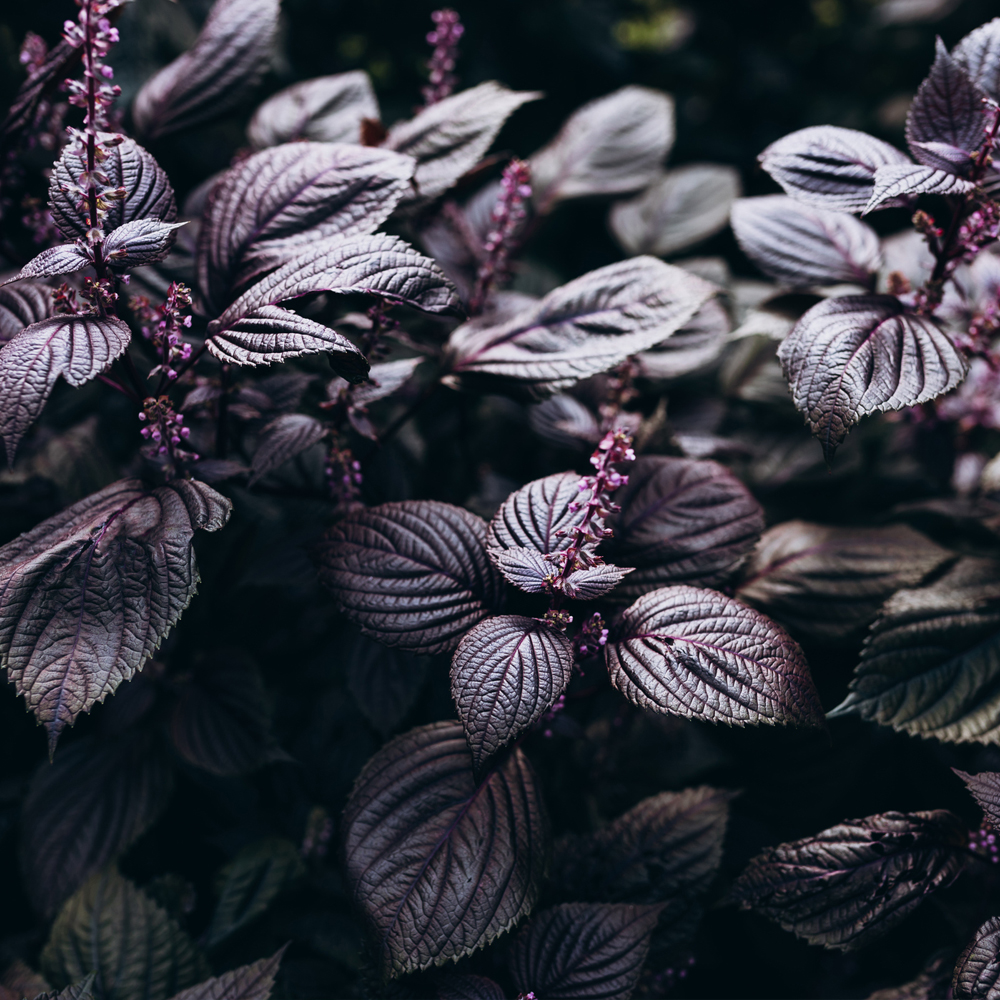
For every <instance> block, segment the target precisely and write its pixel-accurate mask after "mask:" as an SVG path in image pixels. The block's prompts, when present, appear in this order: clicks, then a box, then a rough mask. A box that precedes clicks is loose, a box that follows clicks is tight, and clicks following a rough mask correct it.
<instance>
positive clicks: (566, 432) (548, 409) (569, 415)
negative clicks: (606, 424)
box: [528, 395, 601, 451]
mask: <svg viewBox="0 0 1000 1000" xmlns="http://www.w3.org/2000/svg"><path fill="white" fill-rule="evenodd" d="M528 419H529V420H530V421H531V429H532V430H533V431H534V432H535V433H536V434H537V435H538V436H539V437H540V438H544V439H545V440H546V441H548V442H549V444H554V445H557V446H558V447H560V448H572V449H574V450H584V449H585V450H587V451H590V450H592V448H593V446H594V445H595V444H597V442H598V441H599V440H600V437H601V428H600V425H599V424H598V422H597V418H596V417H595V416H594V414H593V413H591V412H590V410H588V409H587V407H586V406H584V405H583V403H581V402H580V401H579V400H578V399H575V398H574V397H573V396H564V395H563V396H550V397H549V398H548V399H545V400H542V402H541V403H538V404H537V405H536V406H533V407H532V408H531V411H530V413H529V415H528Z"/></svg>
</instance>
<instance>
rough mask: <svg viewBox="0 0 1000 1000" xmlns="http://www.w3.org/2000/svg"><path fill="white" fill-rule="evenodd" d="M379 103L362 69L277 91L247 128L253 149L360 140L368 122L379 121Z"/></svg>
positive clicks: (304, 81)
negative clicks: (365, 121) (298, 143)
mask: <svg viewBox="0 0 1000 1000" xmlns="http://www.w3.org/2000/svg"><path fill="white" fill-rule="evenodd" d="M378 117H379V109H378V100H377V99H376V97H375V91H374V90H372V82H371V80H370V79H369V78H368V74H367V73H365V72H364V70H360V69H359V70H355V71H354V72H352V73H338V74H336V75H335V76H320V77H317V78H316V79H315V80H303V81H302V82H301V83H293V84H292V85H291V86H290V87H286V88H285V89H284V90H279V91H278V93H276V94H275V95H274V96H273V97H269V98H268V99H267V100H266V101H265V102H264V103H263V104H262V105H261V106H260V107H259V108H258V109H257V110H256V111H255V112H254V115H253V118H251V119H250V124H249V125H248V126H247V138H248V139H249V140H250V145H251V146H253V148H254V149H266V148H267V147H268V146H277V145H279V144H280V143H283V142H297V141H299V140H302V139H308V140H311V141H313V142H355V143H356V142H359V141H360V139H361V122H362V119H364V118H372V119H375V120H376V121H377V120H378Z"/></svg>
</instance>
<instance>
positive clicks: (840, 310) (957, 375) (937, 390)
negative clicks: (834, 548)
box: [778, 295, 969, 462]
mask: <svg viewBox="0 0 1000 1000" xmlns="http://www.w3.org/2000/svg"><path fill="white" fill-rule="evenodd" d="M778 357H779V358H780V360H781V366H782V368H783V369H784V373H785V378H787V379H788V384H789V387H790V388H791V391H792V399H793V401H794V402H795V405H796V406H797V407H798V409H799V410H801V412H802V413H804V414H805V417H806V423H808V424H809V427H810V429H811V430H812V432H813V434H815V435H816V436H817V437H818V438H819V439H820V443H821V444H822V446H823V454H824V455H825V456H826V460H827V462H830V461H832V460H833V456H834V453H835V452H836V450H837V448H838V447H839V446H840V445H841V444H842V443H843V441H844V438H846V437H847V432H848V431H849V430H850V429H851V427H853V426H854V425H855V424H856V423H857V422H858V421H859V420H860V419H861V417H864V416H868V415H869V414H872V413H879V412H880V413H885V412H886V411H887V410H901V409H903V408H904V407H907V406H915V405H916V404H917V403H926V402H928V401H929V400H931V399H935V398H936V397H938V396H940V395H942V394H943V393H946V392H948V391H949V390H951V389H954V388H955V386H957V385H958V384H959V382H961V381H962V379H964V378H965V376H966V373H967V372H968V370H969V365H968V362H967V361H966V360H965V356H964V355H963V354H962V353H961V352H960V351H959V350H958V348H957V347H956V346H955V344H954V343H953V342H952V339H951V337H949V336H948V334H947V333H945V332H944V330H942V329H941V328H940V327H939V326H938V325H937V324H936V323H935V322H934V320H932V319H931V318H930V317H928V316H922V315H919V314H917V313H908V312H906V311H905V309H904V307H903V304H902V303H901V302H900V301H899V299H897V298H895V297H894V296H891V295H845V296H842V297H840V298H834V299H827V300H826V301H825V302H820V303H819V304H818V305H815V306H813V307H812V309H810V310H809V311H808V312H807V313H806V314H805V315H804V316H803V317H802V318H801V319H800V320H799V321H798V323H796V324H795V328H794V329H793V330H792V332H791V333H790V334H789V335H788V337H787V338H786V339H785V340H784V341H783V342H782V344H781V346H780V347H779V348H778Z"/></svg>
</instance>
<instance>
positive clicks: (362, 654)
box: [346, 635, 427, 736]
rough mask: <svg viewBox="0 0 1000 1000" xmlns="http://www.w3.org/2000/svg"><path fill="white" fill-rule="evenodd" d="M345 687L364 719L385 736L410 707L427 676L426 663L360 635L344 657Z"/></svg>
mask: <svg viewBox="0 0 1000 1000" xmlns="http://www.w3.org/2000/svg"><path fill="white" fill-rule="evenodd" d="M346 670H347V687H348V689H349V690H350V692H351V694H353V695H354V697H355V699H356V700H357V702H358V705H359V707H360V708H361V711H362V712H363V713H364V714H365V718H367V719H368V721H369V722H370V723H371V724H372V725H373V726H374V727H375V728H376V729H377V730H378V731H379V732H380V733H382V735H383V736H388V735H389V734H390V733H391V732H392V731H393V730H394V729H395V728H396V727H397V726H398V725H399V723H400V722H402V721H403V719H404V718H405V717H406V715H407V713H408V712H409V711H410V709H411V708H412V707H413V703H414V702H415V701H416V699H417V695H418V694H419V693H420V689H421V688H422V687H423V684H424V680H425V678H426V675H427V669H426V665H425V661H424V660H423V659H421V658H420V657H418V656H414V655H413V654H412V653H407V652H405V651H404V650H402V649H391V648H390V647H388V646H383V645H382V644H381V643H380V642H375V641H374V640H372V639H368V638H366V637H365V636H363V635H359V636H357V637H356V638H355V640H354V643H353V644H352V646H351V651H350V653H349V654H348V657H347V667H346Z"/></svg>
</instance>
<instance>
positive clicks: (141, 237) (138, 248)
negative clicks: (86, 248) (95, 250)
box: [102, 219, 187, 269]
mask: <svg viewBox="0 0 1000 1000" xmlns="http://www.w3.org/2000/svg"><path fill="white" fill-rule="evenodd" d="M185 225H187V223H186V222H160V220H159V219H135V220H133V221H132V222H126V223H124V224H122V225H121V226H119V227H118V228H117V229H115V230H114V231H113V232H112V233H111V234H110V235H109V236H108V238H107V239H106V240H105V241H104V246H103V248H102V250H103V254H104V258H105V260H107V262H108V263H109V264H110V265H111V266H112V267H116V268H123V269H124V268H128V267H142V266H143V265H144V264H155V263H156V262H157V261H158V260H163V258H164V257H166V256H167V254H168V253H170V249H171V247H173V245H174V230H175V229H179V228H180V227H181V226H185Z"/></svg>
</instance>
